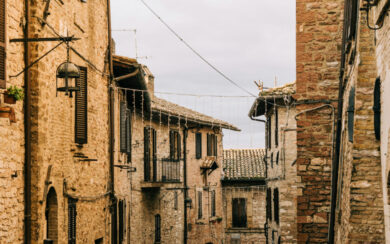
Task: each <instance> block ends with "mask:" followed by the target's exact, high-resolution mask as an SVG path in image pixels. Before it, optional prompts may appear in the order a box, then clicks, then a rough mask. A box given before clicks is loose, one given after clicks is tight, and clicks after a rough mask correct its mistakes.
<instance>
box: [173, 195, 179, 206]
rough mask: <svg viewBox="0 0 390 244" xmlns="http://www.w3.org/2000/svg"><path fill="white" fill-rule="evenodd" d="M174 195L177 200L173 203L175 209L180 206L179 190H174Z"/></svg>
mask: <svg viewBox="0 0 390 244" xmlns="http://www.w3.org/2000/svg"><path fill="white" fill-rule="evenodd" d="M174 194H175V195H174V197H175V200H174V204H173V209H175V210H177V209H178V206H179V199H178V198H179V196H178V194H177V191H174Z"/></svg>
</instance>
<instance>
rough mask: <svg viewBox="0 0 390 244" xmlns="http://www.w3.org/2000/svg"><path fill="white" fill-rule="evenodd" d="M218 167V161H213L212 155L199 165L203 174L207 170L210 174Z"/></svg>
mask: <svg viewBox="0 0 390 244" xmlns="http://www.w3.org/2000/svg"><path fill="white" fill-rule="evenodd" d="M218 168H219V166H218V163H217V162H216V161H215V158H214V157H208V158H206V159H205V160H204V161H203V162H202V164H201V165H200V169H201V170H202V171H203V172H202V173H203V174H205V173H206V172H207V171H209V172H208V174H211V173H212V172H213V171H214V170H216V169H218Z"/></svg>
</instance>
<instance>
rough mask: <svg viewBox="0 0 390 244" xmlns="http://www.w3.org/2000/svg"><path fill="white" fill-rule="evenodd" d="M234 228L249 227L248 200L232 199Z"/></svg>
mask: <svg viewBox="0 0 390 244" xmlns="http://www.w3.org/2000/svg"><path fill="white" fill-rule="evenodd" d="M232 227H233V228H247V227H248V214H247V199H246V198H242V197H239V198H232Z"/></svg>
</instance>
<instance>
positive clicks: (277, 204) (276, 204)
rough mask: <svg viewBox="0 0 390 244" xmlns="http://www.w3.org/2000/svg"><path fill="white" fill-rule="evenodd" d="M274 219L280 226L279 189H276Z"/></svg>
mask: <svg viewBox="0 0 390 244" xmlns="http://www.w3.org/2000/svg"><path fill="white" fill-rule="evenodd" d="M274 219H275V222H276V223H277V224H279V190H278V188H275V189H274Z"/></svg>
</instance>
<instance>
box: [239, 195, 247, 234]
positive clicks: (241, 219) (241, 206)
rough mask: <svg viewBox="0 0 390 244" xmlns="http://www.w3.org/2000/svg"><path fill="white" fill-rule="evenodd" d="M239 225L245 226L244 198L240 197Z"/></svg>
mask: <svg viewBox="0 0 390 244" xmlns="http://www.w3.org/2000/svg"><path fill="white" fill-rule="evenodd" d="M240 227H246V199H245V198H240Z"/></svg>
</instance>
